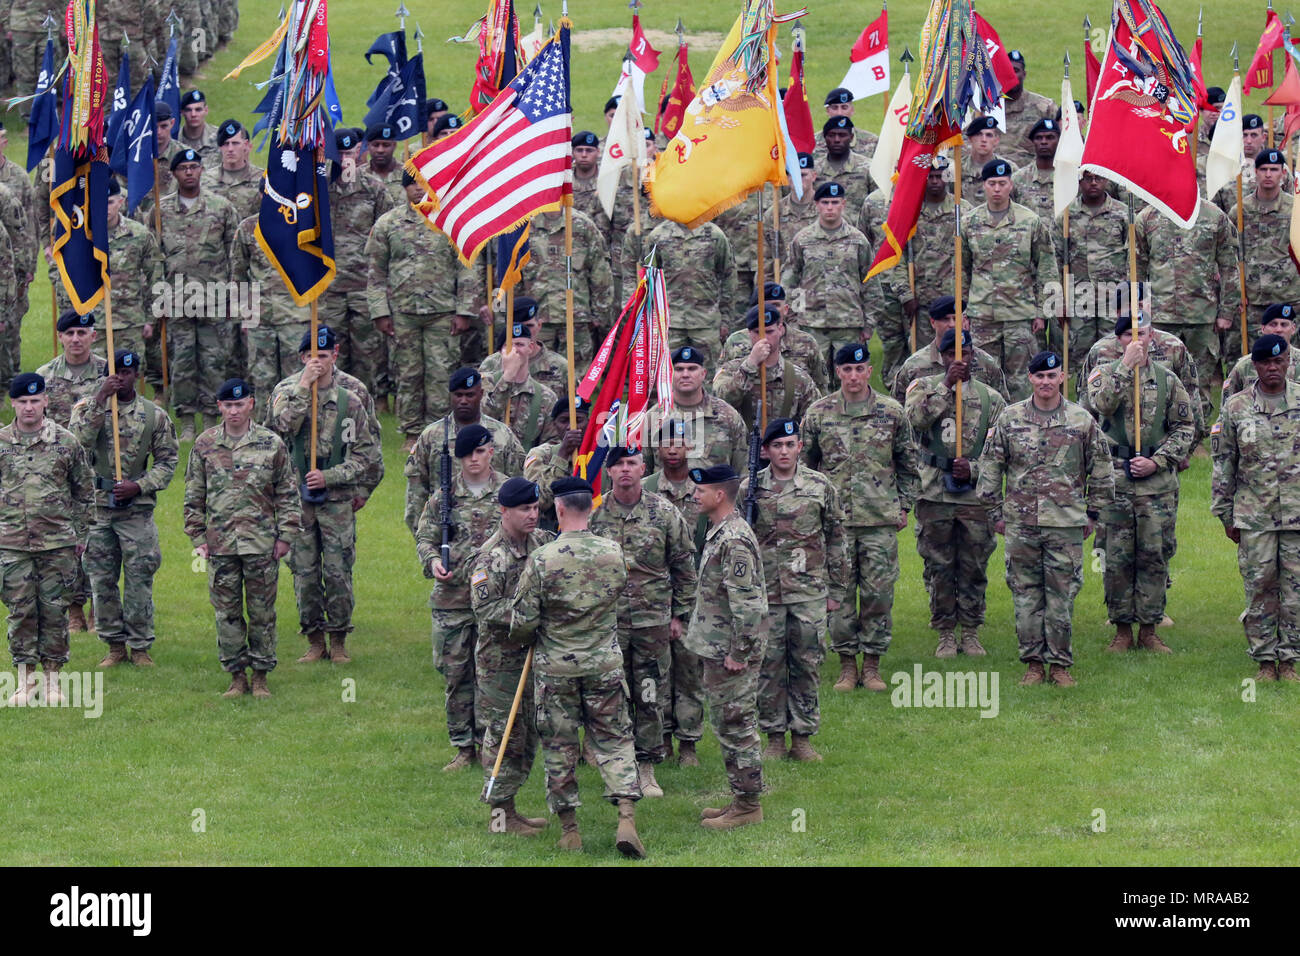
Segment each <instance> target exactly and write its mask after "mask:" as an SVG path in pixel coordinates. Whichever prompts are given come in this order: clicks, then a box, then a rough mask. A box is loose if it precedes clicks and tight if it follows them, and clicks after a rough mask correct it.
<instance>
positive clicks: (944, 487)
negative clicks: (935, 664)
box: [904, 328, 1006, 658]
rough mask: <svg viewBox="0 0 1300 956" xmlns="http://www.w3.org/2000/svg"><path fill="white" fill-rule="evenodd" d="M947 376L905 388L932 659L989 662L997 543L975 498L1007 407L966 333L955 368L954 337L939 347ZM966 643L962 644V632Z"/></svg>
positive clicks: (951, 331) (950, 333) (952, 334)
mask: <svg viewBox="0 0 1300 956" xmlns="http://www.w3.org/2000/svg"><path fill="white" fill-rule="evenodd" d="M935 347H936V349H937V351H938V352H939V355H940V357H941V360H942V362H943V371H942V372H941V373H939V374H937V375H927V376H924V377H921V378H916V379H913V381H912V383H911V384H910V385H908V386H907V395H906V405H905V407H904V411H905V412H906V414H907V422H908V424H909V425H910V426H911V427H912V433H913V434H914V435H915V436H916V441H917V457H918V458H919V460H920V464H921V490H920V492H919V493H918V494H917V499H916V550H917V553H919V554H920V555H921V560H922V561H923V562H924V563H925V587H926V590H927V591H929V592H930V627H931V628H933V629H934V630H936V631H938V632H939V644H938V646H937V647H936V648H935V651H934V656H935V657H938V658H951V657H956V656H957V655H958V654H959V653H961V654H968V655H970V656H972V657H983V656H984V654H985V653H986V652H985V650H984V646H983V645H982V644H981V643H980V638H979V629H980V627H981V626H982V625H983V624H984V607H985V597H984V595H985V591H986V590H987V588H988V563H989V558H990V557H991V556H992V555H993V551H994V549H995V548H996V547H997V543H998V542H997V536H996V535H995V534H994V533H993V525H992V524H991V523H990V522H989V516H988V512H987V511H985V509H984V506H983V504H981V503H980V501H979V499H978V498H977V497H976V496H975V485H976V484H977V483H978V481H979V457H980V452H981V451H982V450H983V448H984V441H985V439H986V438H987V436H988V432H989V426H991V425H992V424H993V423H994V422H995V421H997V419H998V416H999V415H1001V414H1002V409H1004V408H1005V407H1006V401H1005V400H1004V398H1003V397H1002V395H1001V394H1000V393H999V392H997V391H996V390H995V389H993V388H990V387H989V386H988V385H986V384H984V383H983V382H981V381H979V380H978V379H976V378H974V377H973V376H972V367H973V366H972V364H971V362H970V354H971V352H970V350H971V348H972V346H971V340H970V333H969V332H963V333H962V343H961V348H962V357H961V361H958V360H957V334H956V329H952V328H950V329H948V330H947V331H946V332H944V333H943V338H942V339H941V340H940V341H939V342H937V343H935ZM958 383H960V384H961V404H962V421H961V453H960V455H959V454H958V451H957V443H956V431H957V428H956V418H957V385H958ZM958 627H960V628H961V643H960V644H958V643H957V633H956V632H957V628H958Z"/></svg>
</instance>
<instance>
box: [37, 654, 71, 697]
mask: <svg viewBox="0 0 1300 956" xmlns="http://www.w3.org/2000/svg"><path fill="white" fill-rule="evenodd" d="M41 666H42V667H43V668H45V674H44V679H43V680H42V682H41V683H42V687H43V688H44V693H45V703H47V704H48V705H50V706H51V707H54V706H57V705H58V704H61V703H63V702H64V701H65V700H66V699H67V698H65V697H64V696H63V693H62V691H60V690H59V670H60V669H61V668H62V667H63V665H62V664H60V663H58V662H56V661H41Z"/></svg>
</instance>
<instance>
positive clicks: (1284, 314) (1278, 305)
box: [1221, 302, 1300, 402]
mask: <svg viewBox="0 0 1300 956" xmlns="http://www.w3.org/2000/svg"><path fill="white" fill-rule="evenodd" d="M1295 330H1296V312H1295V307H1294V306H1292V305H1291V304H1290V303H1289V302H1275V303H1274V304H1273V305H1270V306H1269V307H1268V308H1267V309H1265V310H1264V315H1263V318H1262V320H1261V321H1260V324H1259V334H1260V335H1276V336H1279V337H1280V338H1283V339H1286V344H1287V345H1288V346H1289V345H1290V344H1291V339H1292V338H1293V337H1294V336H1295ZM1286 354H1287V359H1288V361H1287V365H1286V377H1287V378H1289V379H1291V380H1292V381H1300V361H1297V356H1296V353H1295V352H1293V351H1291V350H1290V349H1289V348H1288V349H1287V353H1286ZM1255 379H1256V373H1255V361H1254V359H1252V358H1251V356H1249V355H1243V356H1242V357H1241V358H1239V359H1238V360H1237V362H1236V364H1235V365H1233V366H1232V371H1231V372H1229V373H1228V377H1227V378H1226V379H1224V380H1223V395H1222V396H1221V401H1224V402H1226V401H1227V400H1228V399H1229V398H1231V397H1232V396H1233V395H1236V394H1237V393H1238V392H1244V391H1248V390H1249V389H1250V387H1251V386H1252V385H1254V384H1255Z"/></svg>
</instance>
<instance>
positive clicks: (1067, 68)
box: [1065, 50, 1070, 80]
mask: <svg viewBox="0 0 1300 956" xmlns="http://www.w3.org/2000/svg"><path fill="white" fill-rule="evenodd" d="M1065 78H1066V79H1067V80H1068V79H1069V78H1070V51H1069V50H1066V51H1065Z"/></svg>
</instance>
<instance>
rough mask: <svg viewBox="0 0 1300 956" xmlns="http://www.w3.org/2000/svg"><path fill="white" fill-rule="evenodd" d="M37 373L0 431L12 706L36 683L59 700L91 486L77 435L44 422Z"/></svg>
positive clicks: (21, 381)
mask: <svg viewBox="0 0 1300 956" xmlns="http://www.w3.org/2000/svg"><path fill="white" fill-rule="evenodd" d="M47 402H48V397H47V396H46V394H45V380H44V379H43V378H41V376H40V375H39V374H33V373H32V372H24V373H22V374H21V375H15V376H14V378H13V381H12V382H10V384H9V404H10V405H11V406H13V410H14V420H13V421H12V422H10V423H9V424H8V425H5V426H3V427H0V501H3V504H4V507H3V508H0V600H3V601H4V605H5V607H7V608H8V609H9V653H10V654H12V655H13V659H14V667H15V668H16V669H17V671H18V689H17V690H16V691H14V694H13V696H12V697H10V698H9V704H10V706H13V705H17V704H23V703H26V702H27V699H28V698H29V697H30V696H31V694H32V692H33V691H35V690H36V687H37V685H38V684H40V683H41V680H40V678H39V677H38V676H37V674H36V665H37V663H38V662H39V663H40V665H41V667H42V668H43V669H44V674H45V678H44V682H43V686H44V691H43V692H44V694H45V699H46V701H47V702H49V703H56V702H58V701H59V700H61V699H62V696H61V694H60V693H59V676H58V675H59V670H60V668H62V667H63V665H64V664H66V663H67V661H68V612H67V604H68V599H67V594H66V590H67V586H68V582H69V581H71V580H72V579H73V577H74V575H75V574H76V572H77V569H78V568H79V567H80V562H81V554H82V552H84V551H85V550H86V536H87V529H88V527H89V525H90V509H91V503H92V502H93V501H94V483H93V480H92V476H91V472H90V466H89V465H88V464H87V463H86V454H85V452H84V451H83V450H82V448H81V445H80V444H79V443H78V442H77V439H76V437H75V436H73V435H72V434H71V433H70V432H68V431H67V430H66V429H65V428H63V427H62V426H60V425H58V424H56V423H55V422H53V421H51V420H50V419H48V418H46V417H45V408H46V405H47Z"/></svg>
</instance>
